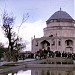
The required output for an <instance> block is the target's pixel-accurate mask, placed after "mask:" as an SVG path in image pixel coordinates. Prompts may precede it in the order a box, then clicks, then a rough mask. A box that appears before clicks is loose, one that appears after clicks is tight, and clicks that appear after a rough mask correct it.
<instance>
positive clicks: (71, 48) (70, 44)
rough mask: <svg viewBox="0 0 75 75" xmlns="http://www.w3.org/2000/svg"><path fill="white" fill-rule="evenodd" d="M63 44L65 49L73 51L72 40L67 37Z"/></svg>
mask: <svg viewBox="0 0 75 75" xmlns="http://www.w3.org/2000/svg"><path fill="white" fill-rule="evenodd" d="M65 45H66V49H65V51H66V52H70V53H73V41H72V40H70V39H68V40H66V41H65Z"/></svg>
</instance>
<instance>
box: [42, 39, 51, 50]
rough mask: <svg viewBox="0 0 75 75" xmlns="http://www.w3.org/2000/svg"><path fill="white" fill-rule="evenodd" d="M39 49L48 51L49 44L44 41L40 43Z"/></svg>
mask: <svg viewBox="0 0 75 75" xmlns="http://www.w3.org/2000/svg"><path fill="white" fill-rule="evenodd" d="M41 47H42V49H45V50H50V43H49V42H48V41H46V40H44V41H42V42H41Z"/></svg>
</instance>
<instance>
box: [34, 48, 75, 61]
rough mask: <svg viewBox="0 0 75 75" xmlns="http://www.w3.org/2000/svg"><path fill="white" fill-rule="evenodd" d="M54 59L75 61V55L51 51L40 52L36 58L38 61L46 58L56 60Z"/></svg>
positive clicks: (36, 54)
mask: <svg viewBox="0 0 75 75" xmlns="http://www.w3.org/2000/svg"><path fill="white" fill-rule="evenodd" d="M54 57H64V58H72V59H73V60H75V53H70V52H64V51H63V52H62V53H61V52H60V51H55V52H53V51H50V50H45V49H44V50H41V49H40V50H39V51H37V52H36V53H35V58H36V59H43V58H44V59H45V58H54Z"/></svg>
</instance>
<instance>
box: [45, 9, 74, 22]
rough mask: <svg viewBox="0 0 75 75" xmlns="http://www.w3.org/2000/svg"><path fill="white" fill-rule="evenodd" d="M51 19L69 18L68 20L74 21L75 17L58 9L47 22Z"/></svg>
mask: <svg viewBox="0 0 75 75" xmlns="http://www.w3.org/2000/svg"><path fill="white" fill-rule="evenodd" d="M51 20H68V21H74V20H73V18H72V17H71V16H70V15H69V14H68V13H66V12H65V11H61V10H60V11H57V12H55V13H54V14H53V15H52V16H51V17H50V18H49V19H48V20H47V21H46V22H47V23H48V22H49V21H51Z"/></svg>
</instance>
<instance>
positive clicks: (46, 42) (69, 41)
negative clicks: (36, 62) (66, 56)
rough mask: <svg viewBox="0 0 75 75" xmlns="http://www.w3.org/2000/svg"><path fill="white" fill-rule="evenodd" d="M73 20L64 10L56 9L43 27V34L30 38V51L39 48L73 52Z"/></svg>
mask: <svg viewBox="0 0 75 75" xmlns="http://www.w3.org/2000/svg"><path fill="white" fill-rule="evenodd" d="M74 24H75V21H74V19H73V18H72V17H71V16H70V15H69V14H68V13H67V12H65V11H62V10H61V9H60V10H59V11H56V12H55V13H54V14H53V15H52V16H51V17H50V18H49V19H48V20H47V21H46V25H47V27H46V28H44V29H43V31H44V36H43V37H41V38H35V37H34V39H32V52H33V53H35V52H37V51H39V50H40V49H42V50H43V49H45V50H51V51H54V52H55V51H61V52H63V51H64V52H70V53H75V26H74Z"/></svg>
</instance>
